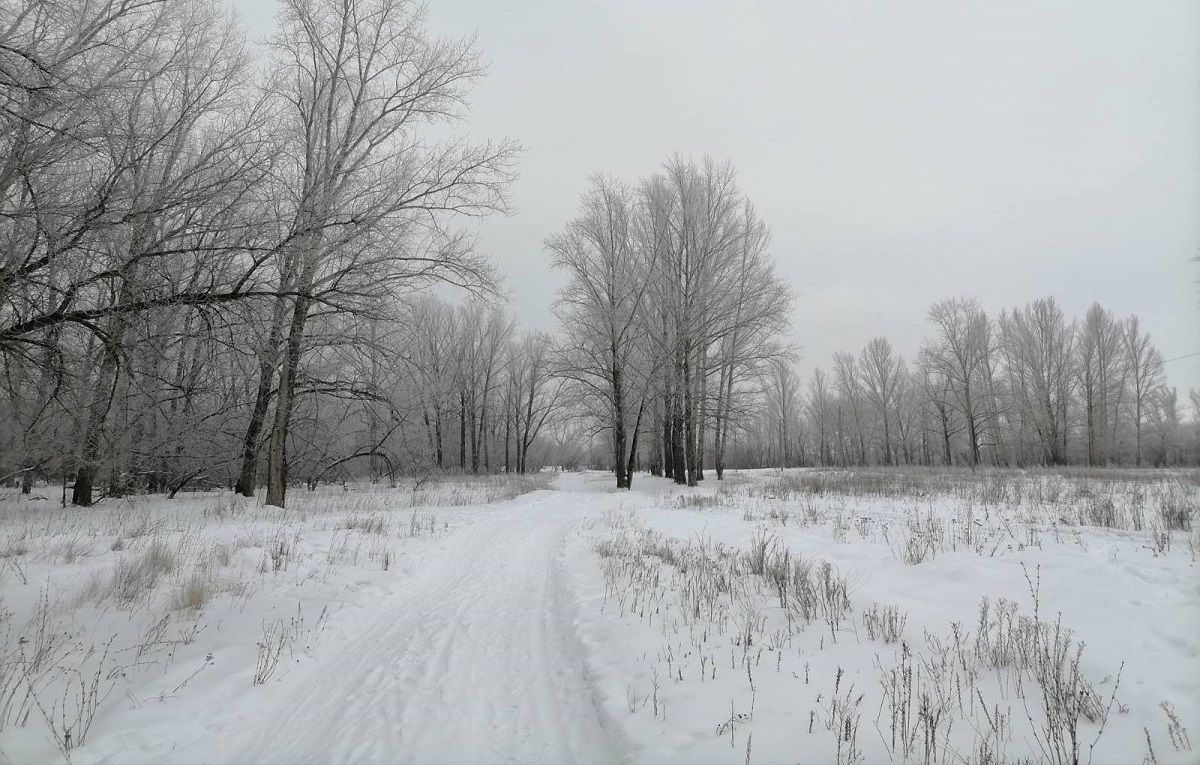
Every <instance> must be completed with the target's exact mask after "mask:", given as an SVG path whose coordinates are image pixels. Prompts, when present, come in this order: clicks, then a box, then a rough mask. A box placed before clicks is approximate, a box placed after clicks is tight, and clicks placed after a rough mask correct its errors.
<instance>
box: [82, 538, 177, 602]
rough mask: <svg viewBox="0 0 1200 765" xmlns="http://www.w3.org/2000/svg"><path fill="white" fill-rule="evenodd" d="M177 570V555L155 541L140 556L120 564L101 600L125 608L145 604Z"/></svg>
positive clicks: (130, 556) (100, 596) (137, 555)
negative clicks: (107, 600) (167, 577)
mask: <svg viewBox="0 0 1200 765" xmlns="http://www.w3.org/2000/svg"><path fill="white" fill-rule="evenodd" d="M177 568H178V561H177V560H176V556H175V552H174V551H173V550H172V549H171V548H170V547H168V546H167V544H166V543H165V542H163V541H162V540H161V539H155V540H153V541H152V542H151V543H150V544H149V545H148V546H147V547H146V548H145V549H144V550H142V551H141V552H140V553H134V554H131V555H127V556H124V557H122V558H121V560H119V561H118V562H117V568H116V571H114V572H113V576H112V579H111V580H110V582H109V584H108V587H107V589H105V590H102V591H101V592H99V593H98V597H97V599H98V600H104V599H107V598H111V599H113V600H115V601H116V602H117V603H118V604H119V605H122V606H129V605H133V604H135V603H139V602H144V601H146V600H148V599H149V598H150V596H151V595H152V594H153V592H154V589H155V588H156V587H157V586H158V583H159V582H160V581H161V580H162V578H163V577H164V576H166V575H167V574H170V573H171V572H173V571H175V570H176V569H177Z"/></svg>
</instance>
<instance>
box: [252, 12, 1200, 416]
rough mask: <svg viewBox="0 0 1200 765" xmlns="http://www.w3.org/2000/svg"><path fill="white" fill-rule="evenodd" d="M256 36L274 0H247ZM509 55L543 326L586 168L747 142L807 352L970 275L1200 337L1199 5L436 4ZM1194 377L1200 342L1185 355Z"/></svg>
mask: <svg viewBox="0 0 1200 765" xmlns="http://www.w3.org/2000/svg"><path fill="white" fill-rule="evenodd" d="M231 1H232V2H233V4H234V5H235V7H237V8H238V10H239V12H240V13H241V15H242V17H243V19H244V20H245V21H246V23H247V26H248V27H249V28H250V29H251V30H252V32H253V33H254V34H258V35H261V34H265V33H267V32H269V31H270V29H271V25H272V24H273V22H272V20H271V15H272V14H273V9H274V2H273V0H231ZM429 18H430V22H431V24H432V26H433V28H434V29H435V30H436V31H437V32H438V33H441V34H447V35H455V36H458V35H462V34H468V33H471V32H473V31H475V32H477V33H478V38H479V46H480V48H481V50H482V51H483V53H484V57H485V59H486V60H488V61H489V62H490V74H489V76H488V78H487V79H486V80H485V81H484V82H483V83H482V84H481V85H480V86H479V88H478V89H477V90H476V92H475V94H474V97H473V98H472V110H471V117H470V123H469V125H468V126H467V127H466V130H467V131H468V132H469V133H470V134H471V135H473V136H476V137H480V138H487V137H495V138H499V137H503V136H511V137H513V138H515V139H517V140H519V141H521V142H522V143H523V144H524V145H525V146H526V147H528V151H527V152H526V153H525V155H524V156H523V157H522V160H521V164H520V169H521V179H520V181H519V182H518V183H517V186H516V188H515V189H514V201H515V203H516V206H517V208H518V209H517V213H516V214H515V215H513V216H512V217H509V218H506V219H494V220H489V221H487V222H485V223H484V224H483V226H482V230H481V237H480V244H481V246H482V248H483V249H484V251H486V252H488V253H489V254H490V255H491V256H492V257H493V258H494V259H495V260H496V262H497V263H498V264H499V266H500V268H501V269H502V270H503V271H504V272H505V273H506V275H507V283H508V287H509V289H510V291H511V293H512V296H513V306H512V308H513V310H514V311H515V312H516V313H517V314H518V315H519V316H520V318H521V320H522V322H523V324H524V325H526V326H538V327H543V328H547V329H549V328H552V326H553V318H552V316H551V314H550V305H551V302H552V300H553V296H554V292H555V290H556V289H557V286H558V284H559V283H560V279H559V277H558V276H557V274H554V273H552V272H551V270H550V268H549V259H548V257H547V256H546V254H545V253H544V251H543V250H542V246H541V243H542V241H543V239H544V238H545V237H546V236H547V235H549V234H551V233H552V232H554V231H556V230H557V229H559V228H561V227H562V225H563V224H564V223H565V222H566V221H567V220H568V219H569V218H570V217H571V216H572V215H573V214H574V212H575V208H576V205H577V203H578V198H579V195H580V193H581V192H582V191H583V189H584V186H585V184H586V181H587V177H588V176H589V175H590V174H592V173H596V172H605V173H610V174H613V175H616V176H619V177H622V178H625V179H627V180H629V181H634V180H636V179H637V178H638V177H640V176H643V175H646V174H648V173H650V172H652V171H653V170H654V169H656V167H657V165H658V164H659V163H660V162H661V161H662V160H663V159H665V158H666V157H667V156H668V155H669V154H670V153H672V152H674V151H678V152H680V153H682V154H685V155H696V156H699V155H701V154H704V153H708V154H712V155H713V156H715V157H717V158H721V159H724V158H728V159H731V160H732V161H733V162H734V164H735V165H736V167H737V168H738V170H739V175H740V181H741V185H742V188H743V190H744V191H745V192H746V193H747V195H748V196H749V197H750V198H751V199H752V200H753V201H754V202H755V204H756V205H757V207H758V209H759V212H760V213H761V214H762V216H763V217H764V218H765V219H766V221H767V222H768V223H769V224H770V226H771V231H772V237H773V247H772V251H773V253H774V257H775V260H776V263H777V268H778V273H779V274H780V275H781V276H782V277H783V278H784V279H785V280H787V282H788V283H790V284H791V285H792V287H793V288H794V289H795V290H796V292H797V295H798V299H797V302H796V312H795V319H794V326H795V340H796V342H797V343H799V344H800V345H802V346H803V357H804V359H803V363H802V365H801V366H802V371H803V372H804V374H805V376H806V377H807V375H808V374H809V373H810V372H811V370H812V368H813V367H814V366H825V367H827V366H828V365H829V363H830V357H831V356H832V354H833V353H834V352H835V351H838V350H849V351H854V352H857V351H858V350H859V349H861V348H862V346H863V345H864V344H865V343H866V342H867V340H869V339H870V338H871V337H874V336H876V335H886V336H887V337H888V338H889V339H890V340H891V341H892V342H893V344H894V345H895V346H896V347H897V349H898V350H899V351H900V352H901V353H903V354H904V355H905V356H906V357H910V358H911V357H912V356H913V354H914V353H915V351H916V349H917V346H918V343H919V341H920V338H921V337H922V336H923V335H924V334H926V332H927V328H926V326H925V321H924V318H925V312H926V310H927V308H928V307H929V305H930V304H931V303H933V302H935V301H937V300H940V299H942V298H945V297H951V296H956V295H966V296H973V297H977V298H978V299H979V300H980V301H981V302H982V303H983V305H984V307H985V308H986V309H987V310H988V311H989V313H991V314H992V315H993V316H994V315H996V314H998V313H999V311H1000V309H1001V308H1004V307H1012V306H1016V305H1022V304H1024V303H1026V302H1028V301H1030V300H1033V299H1035V298H1038V297H1043V296H1046V295H1054V296H1055V297H1057V298H1058V299H1059V301H1060V302H1061V303H1062V305H1063V307H1064V309H1065V310H1066V311H1067V312H1068V314H1069V315H1073V316H1078V317H1082V315H1083V313H1084V312H1085V311H1086V310H1087V308H1088V306H1089V305H1090V304H1091V302H1092V301H1099V302H1100V303H1101V304H1103V305H1104V306H1105V307H1107V308H1109V309H1111V310H1113V311H1114V312H1116V313H1117V314H1118V315H1122V316H1123V315H1127V314H1130V313H1137V314H1138V315H1139V316H1140V317H1141V319H1142V322H1143V326H1144V327H1145V328H1146V329H1147V330H1148V331H1149V332H1151V333H1152V335H1153V337H1154V340H1155V342H1156V344H1157V345H1158V347H1159V348H1160V349H1161V351H1162V352H1163V355H1164V357H1166V358H1168V359H1171V358H1175V357H1178V356H1183V355H1185V354H1189V353H1195V352H1198V351H1200V286H1198V285H1197V279H1198V278H1200V266H1197V264H1195V263H1193V262H1190V258H1192V257H1194V256H1196V255H1197V253H1200V3H1196V2H1194V0H1180V1H1179V2H1158V1H1157V0H1156V1H1154V2H1142V3H1128V2H1096V1H1095V0H1086V1H1081V2H1054V3H1049V2H1024V1H1017V2H1013V1H1011V0H1010V1H1008V2H1003V3H986V4H985V3H962V2H951V1H950V0H946V1H945V2H926V3H919V4H918V3H900V2H883V1H881V2H873V3H848V2H826V3H815V2H784V1H782V0H779V1H777V2H740V3H729V2H721V3H717V2H707V1H700V2H696V1H689V0H663V1H657V0H645V1H644V2H636V1H635V0H612V1H608V2H605V1H602V0H549V1H547V0H542V1H541V2H533V1H531V0H506V1H505V2H493V1H489V0H437V1H436V2H433V3H431V4H430V7H429ZM1167 373H1168V380H1169V382H1170V383H1171V384H1173V385H1177V386H1178V387H1179V388H1180V398H1181V402H1182V400H1184V399H1186V390H1187V389H1188V388H1189V387H1196V388H1200V357H1195V358H1191V359H1186V360H1180V361H1173V362H1171V363H1169V364H1168V365H1167Z"/></svg>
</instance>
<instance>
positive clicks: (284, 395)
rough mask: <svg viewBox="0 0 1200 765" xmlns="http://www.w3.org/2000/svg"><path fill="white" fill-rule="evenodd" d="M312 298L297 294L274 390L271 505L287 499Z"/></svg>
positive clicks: (269, 462) (269, 467) (269, 480)
mask: <svg viewBox="0 0 1200 765" xmlns="http://www.w3.org/2000/svg"><path fill="white" fill-rule="evenodd" d="M309 304H310V298H309V297H307V296H306V295H301V296H300V297H298V298H296V305H295V307H294V308H293V310H292V322H291V326H290V327H289V328H288V338H287V350H286V354H285V356H284V359H283V365H282V366H281V367H280V369H279V390H278V391H277V392H276V394H275V420H274V422H273V423H272V424H271V441H270V444H269V445H268V447H267V499H266V503H267V504H268V505H273V506H275V507H284V505H285V502H286V501H287V479H288V469H287V437H288V426H289V425H290V424H291V419H292V405H293V403H294V400H295V388H296V373H297V372H298V371H299V369H300V352H301V350H302V347H303V342H304V325H305V324H306V323H307V322H308V308H309Z"/></svg>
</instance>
